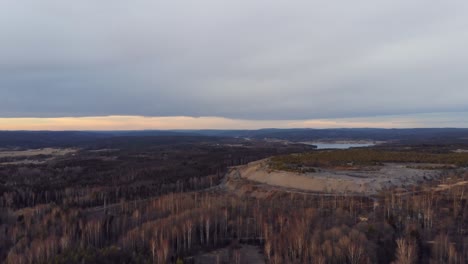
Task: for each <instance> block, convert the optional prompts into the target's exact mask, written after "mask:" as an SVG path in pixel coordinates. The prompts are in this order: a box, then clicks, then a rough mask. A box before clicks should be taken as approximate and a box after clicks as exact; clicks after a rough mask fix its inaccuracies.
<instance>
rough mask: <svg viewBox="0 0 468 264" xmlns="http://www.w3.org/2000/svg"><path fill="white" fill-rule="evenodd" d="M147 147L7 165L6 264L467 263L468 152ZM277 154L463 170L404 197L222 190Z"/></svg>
mask: <svg viewBox="0 0 468 264" xmlns="http://www.w3.org/2000/svg"><path fill="white" fill-rule="evenodd" d="M147 140H148V139H146V140H141V142H140V143H138V142H139V141H136V143H135V144H129V142H131V141H128V140H123V141H122V142H120V143H115V142H114V143H112V144H110V143H109V144H108V145H106V146H102V148H101V149H80V150H79V151H77V152H75V153H73V154H69V155H66V156H63V157H58V158H53V159H51V158H50V157H37V158H39V159H44V160H46V162H44V163H40V164H36V163H32V164H22V163H14V164H9V165H2V166H1V167H0V180H1V186H2V189H1V190H0V191H1V196H0V207H1V210H0V234H1V236H0V260H1V262H5V263H15V264H16V263H201V262H199V259H198V258H197V256H198V255H199V254H201V253H203V252H211V251H213V250H215V249H220V248H227V249H228V251H229V260H228V261H224V262H225V263H246V262H245V260H244V257H245V256H243V255H241V254H240V248H241V246H242V245H246V244H248V245H252V246H255V247H256V248H258V251H259V253H260V254H261V255H262V256H263V258H264V262H265V263H451V264H462V263H467V261H468V233H467V232H468V203H467V193H468V192H467V191H468V185H467V184H466V182H467V181H468V173H467V172H466V171H465V170H464V168H463V166H462V165H463V164H466V163H465V161H466V156H465V155H458V154H457V155H455V154H431V153H427V152H412V151H401V152H395V153H396V154H395V153H394V152H386V151H374V150H366V151H363V150H350V151H327V152H322V151H312V152H311V149H310V148H309V147H307V146H306V145H285V144H280V143H271V142H270V143H268V142H264V141H239V140H228V141H219V139H216V140H214V139H204V140H203V141H200V140H195V141H186V142H183V143H177V142H169V143H167V142H166V143H164V142H165V141H163V142H159V143H156V142H154V141H153V142H149V141H147ZM124 142H126V143H125V144H123V143H124ZM403 152H404V153H405V154H404V155H402V153H403ZM290 153H296V154H295V155H289V154H290ZM297 153H303V154H297ZM286 154H288V155H286ZM350 154H352V155H350ZM361 154H362V155H361ZM440 155H441V156H440ZM270 156H277V157H278V159H280V160H281V159H284V158H285V157H308V159H307V160H306V161H308V160H309V157H314V158H313V159H314V160H315V159H317V160H318V162H319V164H321V165H322V164H329V162H332V163H334V162H338V163H339V162H349V157H353V161H355V162H360V161H361V159H362V162H368V161H369V160H371V161H372V162H374V161H375V162H383V161H388V160H389V159H391V160H392V161H395V162H396V161H400V162H402V161H408V159H410V161H411V162H417V161H420V162H429V161H432V160H433V159H434V162H440V161H444V162H445V161H446V162H450V163H456V164H459V167H457V168H456V169H455V168H447V169H446V170H444V173H443V174H442V175H441V177H440V178H439V179H437V180H434V181H431V182H426V183H424V184H421V185H418V186H414V187H413V188H412V189H411V190H408V191H406V192H401V191H397V190H391V189H390V190H385V191H383V192H381V193H379V194H378V195H375V196H372V197H370V196H369V197H366V196H360V195H353V194H346V195H338V194H336V195H318V194H316V193H307V192H296V191H294V190H286V189H285V190H280V189H271V188H269V187H266V186H259V185H252V186H254V187H252V188H255V193H254V192H252V191H250V190H248V191H244V192H238V191H232V190H231V189H229V188H226V187H225V186H226V184H227V181H231V180H232V179H226V178H225V173H226V172H227V171H228V170H229V166H235V165H240V164H245V163H247V162H250V161H253V160H258V159H262V158H265V157H270ZM367 156H369V157H372V159H368V158H365V157H367ZM402 157H403V158H402ZM17 159H18V158H15V159H14V160H15V161H18V160H17ZM401 159H403V160H401ZM452 159H454V160H453V161H458V160H460V162H452ZM463 159H465V160H463ZM302 161H303V160H301V162H302ZM239 181H240V180H239ZM238 184H251V183H249V182H248V181H246V182H240V183H238ZM219 263H223V261H219Z"/></svg>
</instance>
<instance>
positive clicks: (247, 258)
mask: <svg viewBox="0 0 468 264" xmlns="http://www.w3.org/2000/svg"><path fill="white" fill-rule="evenodd" d="M194 263H195V264H211V263H240V264H263V263H265V259H264V257H263V255H262V254H261V253H260V249H259V248H258V247H256V246H252V245H245V244H243V245H239V248H237V249H232V248H222V249H218V250H215V251H212V252H209V253H205V254H200V255H198V256H196V257H194Z"/></svg>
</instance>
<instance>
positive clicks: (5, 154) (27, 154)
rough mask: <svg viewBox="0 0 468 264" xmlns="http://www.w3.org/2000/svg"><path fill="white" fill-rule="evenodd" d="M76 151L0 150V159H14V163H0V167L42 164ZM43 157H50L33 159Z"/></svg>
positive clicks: (49, 149)
mask: <svg viewBox="0 0 468 264" xmlns="http://www.w3.org/2000/svg"><path fill="white" fill-rule="evenodd" d="M77 151H78V150H77V149H72V148H43V149H28V150H0V158H14V159H15V160H14V161H8V162H0V165H17V164H42V163H45V162H47V161H49V160H51V159H54V158H56V157H60V156H65V155H67V154H72V153H75V152H77ZM39 155H45V156H51V157H50V158H47V159H44V158H42V159H39V158H36V159H35V158H34V157H35V156H39Z"/></svg>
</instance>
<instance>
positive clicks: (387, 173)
mask: <svg viewBox="0 0 468 264" xmlns="http://www.w3.org/2000/svg"><path fill="white" fill-rule="evenodd" d="M425 166H427V168H428V169H425ZM437 166H442V165H435V164H430V165H429V164H412V163H385V164H384V165H383V166H369V167H364V168H362V169H361V170H352V171H351V170H339V169H320V170H319V171H318V172H312V173H296V172H287V171H277V170H271V169H270V168H269V167H268V159H266V160H260V161H256V162H252V163H249V164H248V165H244V166H238V167H235V168H233V169H232V171H231V172H230V175H229V176H230V177H241V178H244V179H248V180H251V181H255V182H260V183H264V184H268V185H273V186H278V187H286V188H292V189H298V190H304V191H311V192H325V193H359V194H376V193H377V192H378V191H380V190H382V189H386V188H391V187H403V188H404V187H407V186H411V185H414V184H418V183H421V182H423V181H427V180H432V179H434V178H436V177H438V176H439V175H440V173H441V170H439V169H434V167H437Z"/></svg>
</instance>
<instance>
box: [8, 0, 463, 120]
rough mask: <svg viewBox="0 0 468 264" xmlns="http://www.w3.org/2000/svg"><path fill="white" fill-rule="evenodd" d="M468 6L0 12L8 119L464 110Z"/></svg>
mask: <svg viewBox="0 0 468 264" xmlns="http://www.w3.org/2000/svg"><path fill="white" fill-rule="evenodd" d="M467 28H468V2H466V1H422V0H421V1H416V0H415V1H404V0H393V1H373V0H362V1H359V0H358V1H266V0H265V1H259V0H254V1H253V0H250V1H248V0H245V1H244V0H237V1H219V0H199V1H177V0H173V1H150V0H148V1H143V0H134V1H123V0H122V1H120V0H113V1H110V0H108V1H88V0H83V1H63V0H55V1H54V0H42V1H34V0H22V1H18V0H3V1H1V2H0V39H1V41H0V116H2V117H9V116H14V117H19V116H30V117H42V116H97V115H145V116H174V115H185V116H223V117H230V118H247V119H310V118H336V117H340V118H341V117H358V116H372V115H386V114H391V115H396V114H411V113H425V112H449V111H452V112H455V111H459V112H462V111H467V110H468V103H467V102H468V87H466V86H467V84H468V72H467V71H468V52H467V51H466V47H468V30H467Z"/></svg>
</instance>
